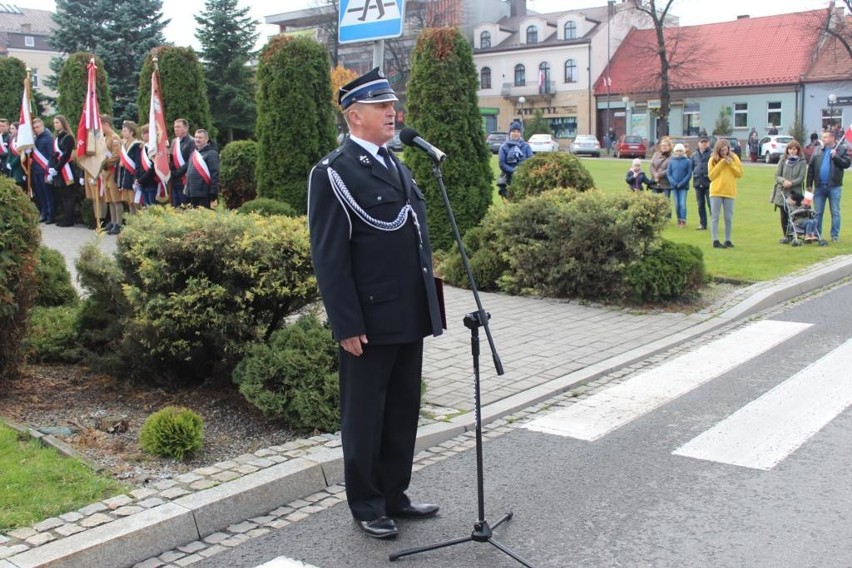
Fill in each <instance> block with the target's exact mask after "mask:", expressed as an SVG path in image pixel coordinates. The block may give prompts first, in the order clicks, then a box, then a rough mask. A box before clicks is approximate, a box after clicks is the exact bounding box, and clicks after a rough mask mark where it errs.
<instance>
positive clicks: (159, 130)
mask: <svg viewBox="0 0 852 568" xmlns="http://www.w3.org/2000/svg"><path fill="white" fill-rule="evenodd" d="M168 143H169V133H168V132H167V131H166V115H165V112H164V110H163V94H162V91H161V90H160V70H159V68H158V67H157V60H156V58H155V59H154V72H153V73H152V74H151V108H150V110H149V112H148V145H147V147H146V148H145V149H144V151H145V152H147V154H148V157H150V158H151V161H152V162H154V171H155V172H156V173H157V179H158V180H159V183H158V184H157V199H158V200H160V201H167V200H168V198H169V196H168V191H167V190H166V184H167V183H168V182H169V178H170V177H171V175H172V173H171V170H169V148H168Z"/></svg>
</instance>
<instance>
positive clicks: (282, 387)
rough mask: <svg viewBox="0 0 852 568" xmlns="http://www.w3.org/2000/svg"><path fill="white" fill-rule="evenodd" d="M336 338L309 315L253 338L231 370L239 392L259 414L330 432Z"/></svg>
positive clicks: (335, 421) (335, 399)
mask: <svg viewBox="0 0 852 568" xmlns="http://www.w3.org/2000/svg"><path fill="white" fill-rule="evenodd" d="M337 356H338V349H337V344H336V343H335V341H334V339H332V337H331V331H330V330H329V328H328V326H325V325H323V324H321V323H320V322H319V320H317V318H316V317H315V316H311V315H309V316H303V317H301V318H299V320H298V321H297V322H296V323H294V324H292V325H290V326H288V327H286V328H284V329H280V330H278V331H276V332H275V333H273V334H272V337H271V338H270V341H269V344H268V345H267V344H257V345H255V346H254V347H252V349H251V351H249V354H248V355H247V356H246V357H245V359H243V360H242V361H240V363H239V365H237V367H236V369H235V370H234V382H236V383H237V384H238V385H239V386H240V392H241V393H242V395H243V396H244V397H245V398H246V400H248V401H249V402H250V403H252V404H253V405H255V406H256V407H257V408H259V409H260V410H261V412H263V414H264V415H266V416H268V417H270V418H275V419H280V420H282V421H283V422H284V423H286V424H287V425H288V426H289V427H291V428H295V429H299V430H320V431H323V432H334V431H336V430H337V429H338V427H339V424H340V413H339V409H338V405H339V400H340V398H339V393H338V385H337V367H338V363H337Z"/></svg>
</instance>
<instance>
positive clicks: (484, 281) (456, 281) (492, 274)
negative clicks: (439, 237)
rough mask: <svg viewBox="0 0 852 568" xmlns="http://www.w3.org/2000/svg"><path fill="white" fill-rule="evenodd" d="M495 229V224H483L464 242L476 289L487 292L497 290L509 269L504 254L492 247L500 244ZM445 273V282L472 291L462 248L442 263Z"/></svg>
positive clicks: (463, 239)
mask: <svg viewBox="0 0 852 568" xmlns="http://www.w3.org/2000/svg"><path fill="white" fill-rule="evenodd" d="M493 225H494V223H493V222H492V223H487V222H483V224H482V225H480V226H479V227H474V228H473V229H470V230H469V231H468V232H467V233H466V234H465V236H464V237H463V238H462V242H463V243H464V249H465V252H466V253H467V255H468V261H469V262H470V271H471V272H472V273H473V278H474V280H476V286H477V288H478V289H479V290H482V291H484V292H490V291H495V290H497V280H498V279H499V278H500V276H502V275H503V273H504V272H505V271H506V268H507V267H508V263H507V262H506V261H505V260H503V257H502V256H501V254H500V251H499V250H497V249H496V248H495V247H493V246H491V244H492V243H493V242H494V241H495V240H496V239H495V235H494V234H493V233H492V231H491V227H493ZM441 271H442V272H443V274H444V278H445V279H446V280H447V281H448V282H450V283H452V284H453V285H455V286H458V287H460V288H469V287H470V286H469V282H468V279H467V272H466V271H465V269H464V265H463V263H462V259H461V254H460V253H459V250H458V247H454V248H453V250H452V253H451V254H449V255H447V258H446V260H445V261H444V262H442V264H441Z"/></svg>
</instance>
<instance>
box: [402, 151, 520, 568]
mask: <svg viewBox="0 0 852 568" xmlns="http://www.w3.org/2000/svg"><path fill="white" fill-rule="evenodd" d="M432 173H433V174H434V175H435V179H436V180H437V181H438V187H439V188H440V190H441V197H442V198H443V200H444V207H445V208H446V209H447V217H448V218H449V220H450V225H451V226H452V229H453V237H455V240H456V244H457V245H458V247H459V253H460V254H461V259H462V264H463V265H464V269H465V272H466V273H467V281H468V284H469V285H470V290H471V292H473V298H474V300H475V301H476V308H477V310H476V311H475V312H471V313H469V314H467V315H465V316H464V326H465V327H466V328H468V329H470V351H471V356H472V358H473V395H474V412H475V425H476V494H477V505H478V514H479V516H478V517H477V520H476V522H475V523H474V524H473V532H472V533H471V534H470V536H463V537H461V538H455V539H452V540H448V541H445V542H438V543H435V544H429V545H426V546H419V547H417V548H410V549H407V550H402V551H399V552H394V553H391V554H390V555H389V556H388V559H389V560H390V561H391V562H393V561H394V560H396V559H397V558H402V557H403V556H410V555H412V554H419V553H421V552H427V551H429V550H436V549H439V548H446V547H448V546H454V545H456V544H462V543H465V542H487V543H489V544H492V545H493V546H495V547H496V548H497V549H499V550H501V551H502V552H503V553H504V554H506V555H508V556H511V557H512V558H514V559H515V560H517V561H518V562H519V563H521V564H522V565H524V566H526V567H527V568H534V566H533V565H532V564H530V563H529V562H528V561H526V560H524V559H523V558H521V557H520V556H519V555H518V554H516V553H515V552H513V551H512V550H511V549H509V548H508V547H506V546H505V545H503V544H501V543H500V542H498V541H497V540H495V539H494V537H493V535H492V530H493V529H496V528H497V527H498V526H500V525H501V524H503V522H505V521H508V520H509V519H511V518H512V511H509V512H507V513H506V514H505V515H503V516H502V517H500V519H499V520H498V521H497V522H496V523H494V525H493V526H492V525H489V524H488V521H487V520H486V519H485V487H484V477H485V474H484V471H483V465H482V401H481V397H480V376H479V328H480V327H482V328H484V329H485V336H486V337H487V338H488V346H489V347H490V349H491V357H492V359H493V361H494V368H495V369H496V371H497V375H503V374H504V371H503V363H501V362H500V356H499V355H498V354H497V348H496V347H495V346H494V338H493V337H492V336H491V329H490V328H489V327H488V320H489V319H491V314H489V313H487V312H486V311H485V309H484V308H483V307H482V301H481V300H480V298H479V290H478V289H477V287H476V280H475V279H474V277H473V271H472V270H471V268H470V261H469V260H468V257H467V253H465V250H464V244H463V243H462V238H461V234H460V233H459V227H458V225H457V224H456V217H455V215H454V214H453V208H452V206H451V205H450V198H449V197H448V196H447V188H446V186H445V185H444V176H443V174H442V173H441V162H440V160H436V159H434V158H433V159H432Z"/></svg>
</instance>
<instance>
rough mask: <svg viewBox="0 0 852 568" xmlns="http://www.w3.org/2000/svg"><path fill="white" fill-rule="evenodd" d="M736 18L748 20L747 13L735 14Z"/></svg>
mask: <svg viewBox="0 0 852 568" xmlns="http://www.w3.org/2000/svg"><path fill="white" fill-rule="evenodd" d="M737 19H738V20H748V19H749V15H748V14H741V15H739V16H737Z"/></svg>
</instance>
